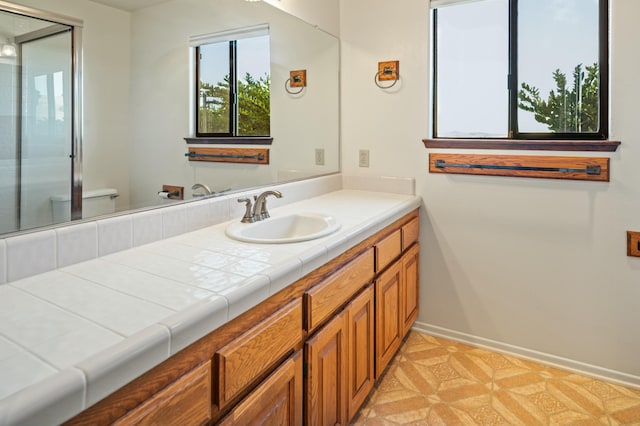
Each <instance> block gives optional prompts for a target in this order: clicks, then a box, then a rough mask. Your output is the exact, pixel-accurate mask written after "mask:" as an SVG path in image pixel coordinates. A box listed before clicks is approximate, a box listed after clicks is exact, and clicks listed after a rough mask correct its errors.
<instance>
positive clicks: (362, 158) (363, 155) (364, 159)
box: [358, 149, 369, 167]
mask: <svg viewBox="0 0 640 426" xmlns="http://www.w3.org/2000/svg"><path fill="white" fill-rule="evenodd" d="M358 164H359V165H360V167H369V150H368V149H361V150H360V153H359V154H358Z"/></svg>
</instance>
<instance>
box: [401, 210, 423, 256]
mask: <svg viewBox="0 0 640 426" xmlns="http://www.w3.org/2000/svg"><path fill="white" fill-rule="evenodd" d="M419 236H420V219H418V218H417V217H416V218H415V219H413V220H411V221H409V222H408V223H407V224H405V225H403V226H402V251H405V250H406V249H408V248H409V246H411V244H413V243H415V242H416V241H418V238H419Z"/></svg>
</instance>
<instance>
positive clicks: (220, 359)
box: [215, 299, 302, 409]
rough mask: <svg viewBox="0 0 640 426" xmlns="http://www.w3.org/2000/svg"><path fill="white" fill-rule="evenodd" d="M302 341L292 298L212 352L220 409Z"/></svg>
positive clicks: (297, 303) (298, 304)
mask: <svg viewBox="0 0 640 426" xmlns="http://www.w3.org/2000/svg"><path fill="white" fill-rule="evenodd" d="M301 342H302V302H301V300H300V299H296V300H294V301H293V302H291V303H289V304H288V305H286V306H285V307H283V308H282V309H280V310H279V311H277V312H276V313H274V314H273V315H271V316H270V317H269V318H267V319H265V320H264V321H262V322H261V323H260V324H258V325H257V326H255V327H253V328H251V329H249V330H248V331H247V332H246V333H244V334H243V335H242V336H240V337H238V338H237V339H235V340H233V341H232V342H231V343H229V344H228V345H226V346H224V347H223V348H221V349H220V350H219V351H218V352H216V354H215V357H216V361H217V371H218V387H217V389H216V393H215V397H216V401H215V402H216V404H217V405H218V407H219V408H221V409H222V408H223V407H225V406H226V405H227V403H228V402H229V401H230V400H231V399H233V398H234V397H236V396H237V395H238V394H239V393H240V392H241V391H242V390H244V389H245V387H247V386H248V385H249V384H251V382H253V381H254V380H255V379H257V378H258V377H260V376H261V375H263V374H264V373H266V372H267V371H268V370H269V369H271V368H272V367H274V366H275V365H276V363H277V362H279V361H281V360H282V358H284V357H285V356H286V355H287V353H289V352H291V351H293V349H294V347H295V346H296V345H298V344H300V343H301Z"/></svg>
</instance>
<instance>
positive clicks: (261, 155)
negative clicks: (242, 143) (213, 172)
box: [185, 148, 269, 164]
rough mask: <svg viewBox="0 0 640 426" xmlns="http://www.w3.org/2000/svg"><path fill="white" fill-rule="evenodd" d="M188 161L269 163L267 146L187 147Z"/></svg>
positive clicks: (186, 155)
mask: <svg viewBox="0 0 640 426" xmlns="http://www.w3.org/2000/svg"><path fill="white" fill-rule="evenodd" d="M185 157H187V158H188V159H189V161H209V162H217V163H251V164H269V149H268V148H189V152H188V153H186V154H185Z"/></svg>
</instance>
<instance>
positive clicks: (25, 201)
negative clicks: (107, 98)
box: [18, 26, 73, 229]
mask: <svg viewBox="0 0 640 426" xmlns="http://www.w3.org/2000/svg"><path fill="white" fill-rule="evenodd" d="M56 27H57V28H56ZM60 27H61V26H52V27H51V28H50V29H49V32H51V33H52V34H44V35H43V32H42V31H41V32H36V33H35V34H31V35H29V34H26V35H25V36H23V37H24V38H23V39H22V40H21V41H20V44H19V45H20V50H21V55H20V59H21V63H20V65H21V66H20V68H21V79H20V80H21V82H20V86H19V92H20V100H19V102H20V108H19V110H20V111H21V116H20V129H21V130H20V135H19V138H20V140H19V144H18V146H19V158H20V166H19V169H20V173H19V176H20V178H19V180H20V185H19V186H20V189H19V191H20V195H19V198H20V214H19V220H20V229H29V228H33V227H37V226H43V225H48V224H52V223H57V222H61V221H65V220H69V217H68V214H67V215H62V216H61V215H59V214H54V210H53V208H52V199H55V200H58V201H62V202H64V200H70V199H71V188H72V181H71V180H72V173H71V170H72V168H71V163H72V158H71V154H72V149H73V145H72V136H73V120H72V99H73V96H72V95H73V94H72V54H71V52H72V33H71V31H70V27H65V28H63V29H62V32H60V31H61V29H60ZM30 36H31V38H30ZM68 206H69V207H68V211H69V212H70V203H69V204H68ZM65 216H66V217H65Z"/></svg>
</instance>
